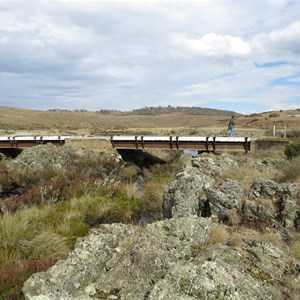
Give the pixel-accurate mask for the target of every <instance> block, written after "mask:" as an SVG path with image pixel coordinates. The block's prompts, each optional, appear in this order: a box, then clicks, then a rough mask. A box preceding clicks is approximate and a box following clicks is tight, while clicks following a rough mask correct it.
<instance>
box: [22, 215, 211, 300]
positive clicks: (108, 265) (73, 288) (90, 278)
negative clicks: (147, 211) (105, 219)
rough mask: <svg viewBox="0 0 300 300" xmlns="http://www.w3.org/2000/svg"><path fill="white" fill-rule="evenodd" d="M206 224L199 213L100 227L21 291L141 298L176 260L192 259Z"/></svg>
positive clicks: (53, 295) (28, 296)
mask: <svg viewBox="0 0 300 300" xmlns="http://www.w3.org/2000/svg"><path fill="white" fill-rule="evenodd" d="M210 228H211V221H210V220H209V219H203V218H197V217H191V218H179V219H171V220H167V221H160V222H156V223H153V224H150V225H148V226H146V227H145V228H143V227H139V226H131V225H124V224H111V225H101V226H100V227H99V228H98V229H93V230H91V232H90V234H89V235H88V236H87V237H85V238H83V239H79V241H78V242H77V244H76V248H75V250H74V251H73V252H71V253H70V255H69V257H68V258H67V259H66V260H64V261H60V262H58V263H57V264H56V265H54V266H53V267H51V268H50V269H49V270H48V271H47V272H41V273H37V274H34V275H32V276H31V277H30V278H29V279H28V280H27V281H26V282H25V284H24V287H23V293H24V295H25V298H26V299H39V298H40V299H51V300H55V299H92V298H100V299H114V297H116V298H115V299H143V296H144V295H145V294H146V293H147V291H149V290H151V289H152V287H153V285H154V284H155V283H156V282H157V281H158V280H159V279H160V278H162V277H163V276H164V275H165V274H166V273H167V272H168V270H169V269H170V268H172V267H173V266H174V265H175V264H177V263H178V261H180V260H190V259H192V251H191V245H194V246H195V247H201V246H203V245H204V244H205V242H206V240H207V237H208V234H209V232H210ZM42 297H43V298H42ZM101 297H102V298H101Z"/></svg>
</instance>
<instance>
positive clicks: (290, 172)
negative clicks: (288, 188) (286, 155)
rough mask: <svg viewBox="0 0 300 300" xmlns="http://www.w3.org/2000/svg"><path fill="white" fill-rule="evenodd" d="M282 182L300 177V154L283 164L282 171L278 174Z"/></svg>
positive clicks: (292, 180)
mask: <svg viewBox="0 0 300 300" xmlns="http://www.w3.org/2000/svg"><path fill="white" fill-rule="evenodd" d="M278 177H279V178H278V181H280V182H295V181H297V179H298V178H300V156H298V157H295V158H293V159H291V160H289V161H288V162H287V163H285V164H282V165H281V173H280V175H279V176H278Z"/></svg>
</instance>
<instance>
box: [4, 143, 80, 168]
mask: <svg viewBox="0 0 300 300" xmlns="http://www.w3.org/2000/svg"><path fill="white" fill-rule="evenodd" d="M76 157H77V154H76V152H75V150H74V149H73V148H72V147H70V146H59V147H58V146H54V145H53V144H51V143H48V144H45V145H37V146H35V147H31V148H28V149H25V150H24V151H23V152H22V153H21V154H20V155H18V156H17V158H16V159H14V160H11V161H10V162H8V163H7V166H8V167H9V168H23V167H31V168H35V169H38V168H44V167H47V166H50V165H51V166H55V167H62V166H64V165H65V164H67V163H68V162H72V161H73V160H74V159H75V158H76Z"/></svg>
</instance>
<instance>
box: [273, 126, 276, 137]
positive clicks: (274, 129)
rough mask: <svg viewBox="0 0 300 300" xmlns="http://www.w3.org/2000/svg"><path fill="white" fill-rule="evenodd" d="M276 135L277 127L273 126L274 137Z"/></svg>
mask: <svg viewBox="0 0 300 300" xmlns="http://www.w3.org/2000/svg"><path fill="white" fill-rule="evenodd" d="M275 134H276V126H275V125H274V126H273V136H275Z"/></svg>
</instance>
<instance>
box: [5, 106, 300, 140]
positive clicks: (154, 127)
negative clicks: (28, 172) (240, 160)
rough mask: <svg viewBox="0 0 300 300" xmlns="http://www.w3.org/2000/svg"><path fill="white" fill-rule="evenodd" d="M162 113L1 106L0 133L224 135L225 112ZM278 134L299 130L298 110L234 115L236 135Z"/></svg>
mask: <svg viewBox="0 0 300 300" xmlns="http://www.w3.org/2000/svg"><path fill="white" fill-rule="evenodd" d="M167 112H168V111H166V112H164V113H163V114H157V115H149V114H141V113H140V111H137V112H136V113H134V112H131V113H111V114H104V113H102V114H101V113H96V112H86V111H82V112H71V111H36V110H25V109H18V108H10V107H0V114H1V120H0V135H7V134H68V135H70V134H72V135H73V134H74V135H75V134H76V135H79V134H87V135H111V134H144V135H145V134H157V135H221V136H222V135H223V136H224V135H227V134H228V132H227V123H228V112H227V111H218V114H213V115H207V114H205V112H204V114H203V115H199V114H190V113H187V112H184V111H183V112H176V111H175V112H174V110H170V113H167ZM274 125H276V127H277V129H278V135H280V134H282V133H283V130H284V126H285V125H287V129H288V132H290V133H291V134H295V132H296V134H298V133H297V131H299V128H300V110H294V111H282V112H281V111H279V112H276V113H274V112H266V113H260V114H252V115H249V116H238V117H237V128H238V130H237V134H238V135H239V136H250V137H262V136H266V135H268V136H270V135H271V134H272V130H273V126H274Z"/></svg>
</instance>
